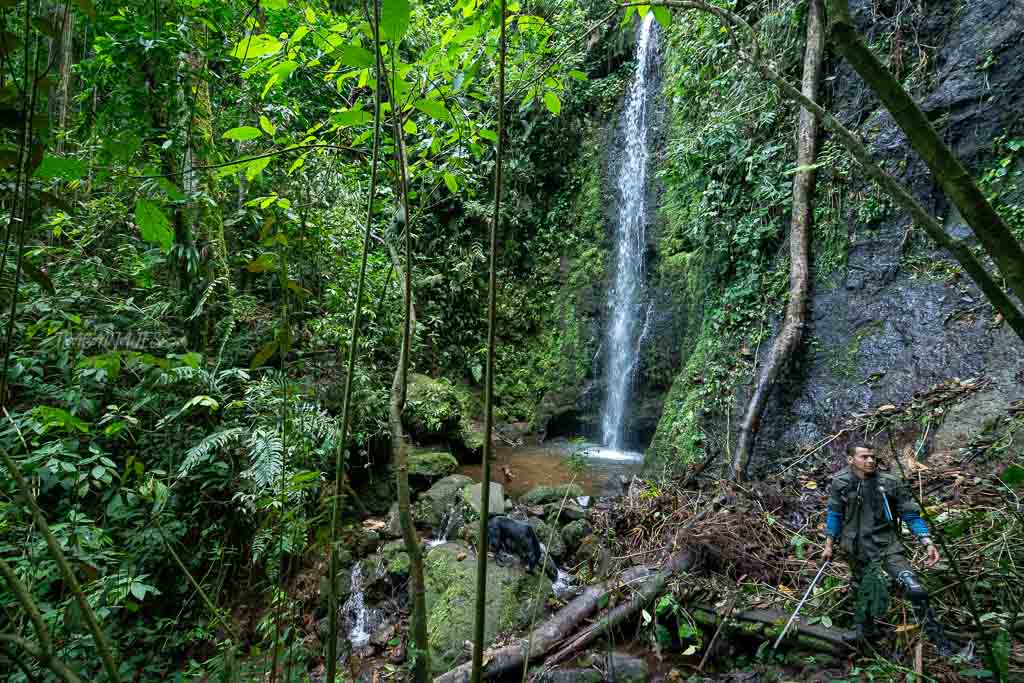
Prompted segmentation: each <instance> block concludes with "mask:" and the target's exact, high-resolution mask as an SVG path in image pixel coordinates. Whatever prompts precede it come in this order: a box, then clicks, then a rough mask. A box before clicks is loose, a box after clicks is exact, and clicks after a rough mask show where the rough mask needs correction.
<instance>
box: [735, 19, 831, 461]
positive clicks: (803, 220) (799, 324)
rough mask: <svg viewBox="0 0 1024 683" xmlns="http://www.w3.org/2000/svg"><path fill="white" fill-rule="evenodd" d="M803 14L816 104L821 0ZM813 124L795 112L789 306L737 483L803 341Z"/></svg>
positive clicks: (807, 83) (808, 83)
mask: <svg viewBox="0 0 1024 683" xmlns="http://www.w3.org/2000/svg"><path fill="white" fill-rule="evenodd" d="M808 9H809V13H808V15H807V48H806V51H805V52H804V75H803V84H802V86H801V90H802V91H803V94H804V96H805V97H807V99H809V100H812V101H815V100H817V97H818V86H819V85H820V83H821V68H822V59H823V57H824V54H825V32H824V21H823V17H822V8H821V0H811V2H810V4H809V7H808ZM817 137H818V121H817V119H816V118H815V117H814V115H813V114H811V112H809V111H807V110H806V109H801V110H800V130H799V137H798V143H797V162H796V163H797V168H798V170H797V173H796V176H794V178H793V217H792V221H791V223H790V228H789V260H790V264H789V304H788V305H787V306H786V317H785V320H784V322H783V324H782V330H780V331H779V335H778V336H777V337H776V338H775V343H774V344H773V345H772V350H771V353H769V355H768V359H767V360H766V361H765V364H764V366H763V367H762V368H761V373H760V376H759V377H758V380H757V386H756V387H755V388H754V393H753V395H752V396H751V397H750V403H749V404H747V412H746V415H745V416H744V417H743V422H742V423H741V424H740V433H739V438H738V440H737V444H736V455H735V457H734V459H733V463H732V477H733V479H736V480H742V479H743V478H744V477H745V476H746V470H747V464H748V463H749V462H750V456H751V454H752V453H753V450H754V441H755V439H756V438H757V432H758V429H759V428H760V426H761V418H762V416H763V415H764V409H765V405H766V404H767V402H768V396H769V395H770V394H771V390H772V387H773V386H775V382H776V380H778V378H779V375H780V374H781V373H782V371H783V370H784V369H785V368H786V366H787V365H788V364H789V360H790V358H792V356H793V352H794V351H796V348H797V346H799V344H800V339H801V338H802V337H803V332H804V325H805V323H806V319H807V294H808V290H809V289H810V286H809V285H810V269H809V268H808V254H809V252H810V249H809V246H808V245H809V243H810V234H811V218H812V212H811V203H812V199H813V194H814V179H815V172H814V168H813V166H814V160H815V155H816V148H815V143H816V141H817Z"/></svg>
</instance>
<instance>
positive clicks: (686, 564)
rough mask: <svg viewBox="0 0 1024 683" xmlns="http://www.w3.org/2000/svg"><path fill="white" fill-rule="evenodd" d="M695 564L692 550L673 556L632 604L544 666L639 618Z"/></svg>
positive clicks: (617, 609) (612, 613) (646, 581)
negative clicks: (645, 608) (674, 580)
mask: <svg viewBox="0 0 1024 683" xmlns="http://www.w3.org/2000/svg"><path fill="white" fill-rule="evenodd" d="M693 561H694V556H693V553H691V552H689V551H683V552H681V553H677V554H676V555H673V556H672V557H671V558H669V560H668V562H666V563H665V564H664V565H663V566H662V567H661V569H659V570H658V572H657V573H656V574H653V575H650V576H648V577H647V578H645V579H644V582H643V585H641V586H640V588H638V589H636V590H635V591H634V592H633V597H632V598H630V599H629V601H628V602H625V603H623V604H621V605H618V606H616V607H615V608H614V609H612V610H611V611H609V612H608V614H606V615H605V617H604V618H603V619H601V620H600V621H599V622H597V623H596V624H594V625H593V626H591V627H589V628H587V629H586V630H585V631H583V632H582V633H580V634H579V635H578V636H576V637H575V638H573V639H572V640H571V641H570V642H569V644H567V645H566V646H564V647H563V648H562V649H561V650H559V651H558V652H556V653H555V654H553V655H551V657H549V658H548V659H547V661H546V662H545V663H544V664H545V666H549V665H553V664H558V663H559V662H564V661H566V660H568V659H570V658H572V657H573V655H575V654H577V653H579V652H580V651H582V650H583V649H584V648H585V647H587V646H588V645H590V643H592V642H594V640H596V639H597V638H599V637H601V636H603V635H605V634H607V633H609V632H610V631H611V630H612V629H614V628H616V627H618V626H619V625H620V624H622V623H623V622H625V621H626V620H627V619H629V618H631V617H634V616H636V614H637V612H639V611H640V610H641V609H643V608H644V607H645V606H646V605H647V604H648V603H650V602H651V601H652V600H654V598H656V597H658V595H659V594H660V593H661V592H662V591H663V590H664V588H665V584H666V583H668V580H669V579H670V578H672V576H673V575H675V574H678V573H679V572H684V571H686V570H688V569H689V568H690V567H691V566H693Z"/></svg>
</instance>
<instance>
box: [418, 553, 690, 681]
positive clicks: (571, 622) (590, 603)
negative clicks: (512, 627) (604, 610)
mask: <svg viewBox="0 0 1024 683" xmlns="http://www.w3.org/2000/svg"><path fill="white" fill-rule="evenodd" d="M680 555H689V553H685V552H684V553H680ZM676 557H678V556H676ZM673 559H674V558H673ZM671 561H672V560H670V562H671ZM655 574H656V572H655V571H654V570H652V569H651V568H650V567H646V566H640V567H633V568H631V569H628V570H626V571H625V572H623V574H622V576H621V577H619V579H618V580H609V581H605V582H603V583H599V584H594V585H592V586H587V588H585V589H584V590H583V592H582V593H580V594H579V595H578V596H576V597H575V598H574V599H573V600H572V601H570V602H569V604H568V605H566V606H565V607H563V608H562V609H561V610H559V611H558V612H557V613H556V614H554V615H552V617H551V618H550V619H548V620H547V621H545V622H544V623H543V624H541V625H540V626H538V627H537V628H536V629H534V631H533V636H532V638H529V639H528V638H519V639H517V640H516V641H515V642H514V643H512V644H511V645H506V646H505V647H500V648H494V649H490V650H488V651H486V652H484V657H483V660H484V665H483V671H482V674H483V677H484V678H494V677H495V676H499V675H501V674H503V673H506V672H508V671H511V670H512V669H515V668H517V667H520V666H522V665H523V660H524V659H526V660H527V661H529V660H532V659H536V658H537V657H540V656H542V655H544V654H545V653H547V652H548V651H549V650H551V649H552V648H553V647H554V646H555V645H557V644H558V643H559V642H561V641H562V640H564V639H565V637H566V636H567V635H569V634H570V633H572V632H573V631H574V630H575V629H576V627H577V626H578V625H579V624H580V623H581V622H582V621H583V620H584V619H586V618H587V617H588V616H590V615H591V614H592V613H593V612H594V611H596V610H597V606H598V604H599V603H600V601H601V598H602V597H603V596H604V595H606V594H607V593H610V592H611V591H613V590H616V589H617V588H619V587H622V586H627V585H631V584H635V583H637V582H641V581H646V580H647V579H648V578H649V577H651V576H654V575H655ZM528 643H529V645H527V644H528ZM527 647H529V656H528V657H525V658H524V656H523V655H524V654H525V653H526V649H527ZM471 670H472V666H471V664H470V663H469V662H467V663H466V664H463V665H462V666H458V667H456V668H454V669H452V670H451V671H449V672H447V673H445V674H442V675H441V676H438V677H437V678H435V679H434V683H465V682H467V681H469V680H470V672H471Z"/></svg>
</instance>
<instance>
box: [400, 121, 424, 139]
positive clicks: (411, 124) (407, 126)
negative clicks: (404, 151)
mask: <svg viewBox="0 0 1024 683" xmlns="http://www.w3.org/2000/svg"><path fill="white" fill-rule="evenodd" d="M402 130H404V131H405V132H406V133H408V134H409V135H416V133H418V132H420V129H419V128H418V127H417V126H416V122H415V121H413V120H411V119H410V120H408V121H406V122H405V123H404V124H402Z"/></svg>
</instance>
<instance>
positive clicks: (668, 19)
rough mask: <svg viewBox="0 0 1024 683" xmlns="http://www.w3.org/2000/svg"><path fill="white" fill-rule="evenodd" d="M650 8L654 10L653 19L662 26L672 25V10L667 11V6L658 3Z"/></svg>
mask: <svg viewBox="0 0 1024 683" xmlns="http://www.w3.org/2000/svg"><path fill="white" fill-rule="evenodd" d="M651 9H652V10H653V11H654V18H655V20H656V21H657V22H658V23H659V24H661V27H662V28H664V29H667V28H668V27H669V26H671V25H672V12H670V11H669V9H668V7H665V6H664V5H658V6H656V7H652V8H651Z"/></svg>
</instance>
